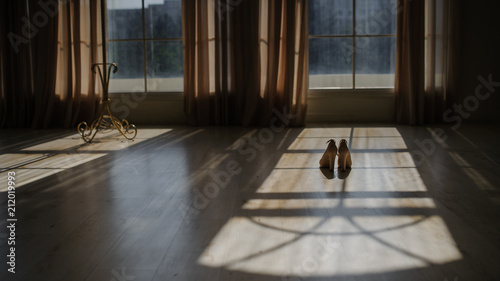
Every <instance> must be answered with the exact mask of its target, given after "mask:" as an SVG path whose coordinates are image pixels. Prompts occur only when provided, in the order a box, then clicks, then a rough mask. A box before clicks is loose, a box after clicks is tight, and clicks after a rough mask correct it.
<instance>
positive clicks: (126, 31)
mask: <svg viewBox="0 0 500 281" xmlns="http://www.w3.org/2000/svg"><path fill="white" fill-rule="evenodd" d="M107 7H108V25H107V28H108V29H107V33H108V39H141V38H142V0H108V1H107Z"/></svg>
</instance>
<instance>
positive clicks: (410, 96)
mask: <svg viewBox="0 0 500 281" xmlns="http://www.w3.org/2000/svg"><path fill="white" fill-rule="evenodd" d="M398 7H399V11H400V12H399V14H398V34H397V37H398V38H397V58H396V82H395V89H394V90H395V93H396V121H397V123H400V124H410V125H421V124H425V123H434V122H441V121H442V119H443V112H444V111H445V109H446V106H447V105H449V102H448V101H449V100H450V99H451V98H452V97H453V96H454V94H455V93H456V91H455V89H454V85H456V79H457V78H456V77H457V71H458V65H457V58H456V57H457V54H458V53H459V38H458V32H459V27H458V23H459V13H460V4H459V1H457V0H425V1H412V0H399V1H398Z"/></svg>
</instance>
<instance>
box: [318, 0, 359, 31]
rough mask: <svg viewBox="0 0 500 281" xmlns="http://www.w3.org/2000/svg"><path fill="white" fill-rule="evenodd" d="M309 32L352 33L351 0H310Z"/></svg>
mask: <svg viewBox="0 0 500 281" xmlns="http://www.w3.org/2000/svg"><path fill="white" fill-rule="evenodd" d="M309 34H310V35H346V34H347V35H350V34H352V0H310V1H309Z"/></svg>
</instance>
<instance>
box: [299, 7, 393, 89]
mask: <svg viewBox="0 0 500 281" xmlns="http://www.w3.org/2000/svg"><path fill="white" fill-rule="evenodd" d="M351 2H352V34H338V35H336V34H330V35H309V36H308V39H309V40H310V39H321V38H351V39H352V54H351V57H352V62H351V67H352V87H350V88H349V87H334V86H330V87H313V88H311V86H309V90H310V91H313V92H314V91H323V90H329V91H353V90H356V91H366V92H372V91H384V92H386V91H392V90H393V89H394V85H393V86H392V87H356V53H357V51H356V50H357V47H356V39H358V38H397V34H396V33H394V34H357V30H356V29H357V28H356V0H351ZM309 79H311V74H309ZM309 85H310V84H309Z"/></svg>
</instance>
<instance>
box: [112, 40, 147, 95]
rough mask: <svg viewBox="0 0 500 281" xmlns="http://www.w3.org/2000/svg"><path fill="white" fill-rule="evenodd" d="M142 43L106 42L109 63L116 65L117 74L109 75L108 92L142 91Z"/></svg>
mask: <svg viewBox="0 0 500 281" xmlns="http://www.w3.org/2000/svg"><path fill="white" fill-rule="evenodd" d="M143 50H144V48H143V43H142V42H140V41H133V42H108V56H109V62H114V63H116V64H117V65H118V72H116V73H111V81H110V83H109V91H110V92H133V91H137V90H141V89H144V53H143Z"/></svg>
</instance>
